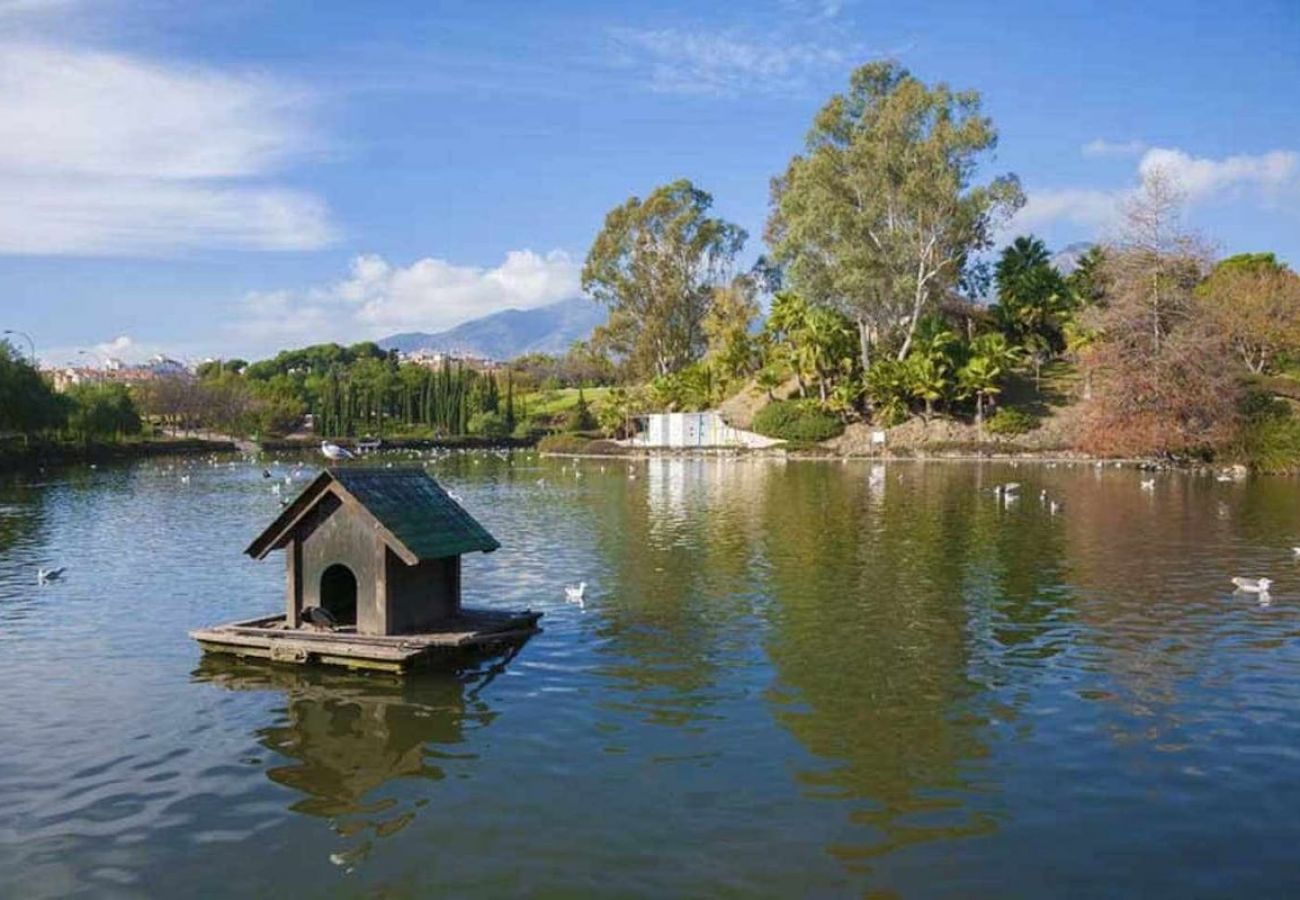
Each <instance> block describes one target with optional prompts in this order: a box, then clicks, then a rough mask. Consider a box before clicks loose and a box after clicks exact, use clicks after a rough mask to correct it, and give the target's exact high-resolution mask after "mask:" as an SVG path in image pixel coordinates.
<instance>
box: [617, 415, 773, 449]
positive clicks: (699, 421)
mask: <svg viewBox="0 0 1300 900" xmlns="http://www.w3.org/2000/svg"><path fill="white" fill-rule="evenodd" d="M636 420H637V424H638V425H639V426H640V428H639V430H638V431H637V433H636V434H635V435H633V436H632V437H631V438H630V439H629V440H628V444H630V445H631V446H633V447H645V448H660V449H665V450H692V449H698V450H704V449H715V448H732V449H749V450H759V449H762V448H764V447H771V446H774V445H776V444H779V443H781V441H778V440H775V439H774V438H769V437H764V436H763V435H761V434H755V433H754V432H752V431H744V430H743V429H740V428H733V427H731V426H730V425H728V424H727V423H726V422H725V421H723V418H722V415H721V414H720V413H719V412H718V411H717V410H713V409H711V410H706V411H705V412H692V413H651V414H649V415H645V416H637V417H636Z"/></svg>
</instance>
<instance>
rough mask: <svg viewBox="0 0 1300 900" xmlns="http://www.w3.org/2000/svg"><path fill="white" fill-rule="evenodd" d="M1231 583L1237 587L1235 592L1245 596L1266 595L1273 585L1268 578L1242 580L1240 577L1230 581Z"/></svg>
mask: <svg viewBox="0 0 1300 900" xmlns="http://www.w3.org/2000/svg"><path fill="white" fill-rule="evenodd" d="M1232 583H1233V584H1235V585H1236V586H1237V590H1239V591H1241V592H1242V593H1246V594H1267V593H1268V589H1269V588H1270V587H1272V585H1273V581H1272V580H1271V579H1269V578H1242V577H1241V576H1240V575H1239V576H1237V577H1236V578H1234V579H1232Z"/></svg>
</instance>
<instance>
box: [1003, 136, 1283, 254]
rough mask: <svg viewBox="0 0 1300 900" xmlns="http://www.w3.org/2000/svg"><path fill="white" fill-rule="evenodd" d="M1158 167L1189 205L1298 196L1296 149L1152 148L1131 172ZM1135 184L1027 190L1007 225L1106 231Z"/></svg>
mask: <svg viewBox="0 0 1300 900" xmlns="http://www.w3.org/2000/svg"><path fill="white" fill-rule="evenodd" d="M1156 171H1160V172H1163V173H1164V174H1165V175H1166V176H1167V177H1168V178H1169V180H1170V181H1171V182H1172V184H1173V185H1174V186H1175V187H1177V188H1178V189H1179V190H1180V191H1182V193H1183V195H1184V197H1185V199H1186V202H1187V204H1188V205H1189V206H1194V205H1197V204H1208V203H1212V202H1222V201H1225V200H1241V199H1247V200H1255V201H1256V202H1263V203H1265V204H1272V203H1276V202H1278V201H1280V200H1283V199H1284V198H1288V197H1292V196H1297V197H1300V154H1296V153H1294V152H1292V151H1286V150H1274V151H1272V152H1269V153H1262V154H1258V155H1254V156H1251V155H1238V156H1228V157H1224V158H1223V159H1210V158H1207V157H1194V156H1192V155H1190V154H1188V153H1186V152H1184V151H1182V150H1176V149H1169V148H1165V147H1152V148H1150V149H1148V150H1147V151H1146V152H1145V153H1143V154H1142V158H1141V159H1140V160H1139V161H1138V164H1137V169H1136V172H1135V175H1136V176H1137V180H1138V181H1139V182H1140V181H1141V179H1143V178H1145V177H1147V176H1148V175H1150V174H1152V173H1153V172H1156ZM1136 189H1137V187H1136V186H1135V185H1134V186H1127V187H1122V188H1112V189H1103V188H1044V189H1041V190H1036V191H1030V192H1029V195H1028V198H1027V202H1026V203H1025V206H1024V208H1023V209H1021V210H1020V212H1019V213H1017V214H1016V216H1015V218H1013V219H1012V221H1011V223H1010V224H1009V225H1008V229H1007V230H1008V232H1010V233H1015V232H1023V231H1028V230H1031V229H1034V228H1041V227H1043V226H1045V225H1049V224H1052V223H1055V222H1065V223H1069V224H1073V225H1078V226H1083V227H1087V228H1093V229H1098V230H1104V229H1106V228H1109V227H1111V226H1113V225H1114V224H1115V223H1116V221H1117V220H1118V218H1119V212H1120V208H1121V207H1122V205H1123V202H1124V200H1125V199H1126V198H1128V197H1130V196H1131V195H1132V194H1133V192H1134V191H1135V190H1136Z"/></svg>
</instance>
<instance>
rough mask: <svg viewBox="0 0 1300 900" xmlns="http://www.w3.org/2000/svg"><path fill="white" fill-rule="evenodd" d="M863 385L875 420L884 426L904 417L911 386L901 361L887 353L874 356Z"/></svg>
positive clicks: (892, 424)
mask: <svg viewBox="0 0 1300 900" xmlns="http://www.w3.org/2000/svg"><path fill="white" fill-rule="evenodd" d="M865 386H866V393H867V398H868V399H869V400H870V401H871V407H872V410H873V412H874V413H875V418H876V422H877V423H878V424H880V425H884V426H885V427H887V428H888V427H892V426H894V425H899V424H901V423H902V422H904V421H906V420H907V416H908V413H909V400H910V399H911V396H912V389H911V382H910V380H909V376H908V368H907V365H906V364H905V363H903V362H900V361H898V360H896V359H893V358H888V357H887V358H885V359H879V360H876V362H875V363H873V364H872V366H871V368H870V369H869V370H868V371H867V377H866V379H865Z"/></svg>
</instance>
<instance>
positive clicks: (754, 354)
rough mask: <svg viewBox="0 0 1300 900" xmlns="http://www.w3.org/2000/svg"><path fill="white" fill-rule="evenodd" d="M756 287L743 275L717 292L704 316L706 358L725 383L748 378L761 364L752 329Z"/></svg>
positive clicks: (756, 316) (716, 289)
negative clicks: (706, 345)
mask: <svg viewBox="0 0 1300 900" xmlns="http://www.w3.org/2000/svg"><path fill="white" fill-rule="evenodd" d="M755 293H756V286H755V284H754V281H753V280H752V278H751V277H750V276H748V275H742V276H739V277H737V278H734V279H732V281H731V283H730V284H729V285H727V286H725V287H719V288H715V289H714V295H713V303H712V304H711V305H710V306H709V311H708V313H707V314H706V315H705V317H704V323H703V327H704V335H705V339H706V341H707V344H708V350H707V352H706V354H705V359H706V360H707V361H708V363H709V365H710V366H711V367H712V368H713V370H714V371H715V372H716V373H717V375H718V377H719V378H720V379H721V381H722V382H723V383H724V384H729V383H731V382H733V381H737V380H740V379H744V378H748V377H749V376H750V375H752V374H753V372H754V369H755V367H756V364H757V362H758V342H757V341H756V339H755V336H754V334H753V331H752V328H753V324H754V320H755V319H756V318H758V313H759V309H758V301H757V300H755V299H754V294H755Z"/></svg>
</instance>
